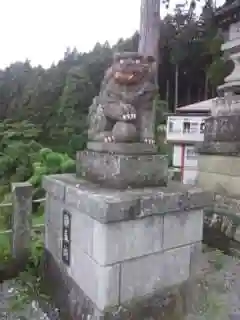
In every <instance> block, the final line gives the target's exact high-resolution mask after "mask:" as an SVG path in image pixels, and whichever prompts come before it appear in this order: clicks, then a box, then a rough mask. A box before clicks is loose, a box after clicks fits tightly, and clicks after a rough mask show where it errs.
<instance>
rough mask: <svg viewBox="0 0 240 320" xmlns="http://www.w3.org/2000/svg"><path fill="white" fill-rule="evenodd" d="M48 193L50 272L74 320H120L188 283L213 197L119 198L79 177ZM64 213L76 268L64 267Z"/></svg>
mask: <svg viewBox="0 0 240 320" xmlns="http://www.w3.org/2000/svg"><path fill="white" fill-rule="evenodd" d="M43 185H44V188H45V190H46V192H47V201H46V208H45V215H46V225H45V227H46V229H45V237H46V238H45V246H46V253H47V257H48V259H47V263H46V266H47V268H48V271H49V272H48V274H50V271H51V274H56V275H57V276H56V279H55V280H56V282H60V281H61V283H62V285H63V287H64V290H62V292H58V295H60V300H61V299H62V300H61V301H62V302H61V303H62V304H65V305H67V307H68V308H69V310H70V313H71V314H73V315H74V316H75V317H77V316H78V317H79V316H80V315H81V316H82V317H84V316H85V317H87V316H88V315H94V316H95V315H99V316H100V315H104V314H106V313H107V314H108V315H110V317H109V318H107V319H115V317H116V319H118V318H117V316H119V314H118V311H119V310H122V309H123V308H130V306H131V304H132V303H133V302H136V301H139V300H141V299H143V300H144V299H146V297H150V296H153V295H154V294H157V293H158V292H160V291H161V292H162V291H163V290H164V289H166V288H170V287H174V286H176V285H180V284H181V283H183V282H184V281H186V280H187V279H188V278H189V276H190V273H191V270H192V268H193V259H194V258H193V255H195V253H196V248H199V244H200V242H201V240H202V226H203V210H202V209H203V208H204V207H206V206H208V205H209V206H210V205H211V204H212V197H211V194H210V193H208V192H203V191H201V190H200V189H198V188H192V187H187V186H184V185H181V184H178V183H174V182H171V183H169V186H168V187H155V188H142V189H141V188H140V189H132V190H131V189H127V190H124V191H119V190H114V189H106V188H100V187H97V186H96V185H95V184H92V183H89V182H86V181H84V180H80V179H77V178H76V177H75V175H55V176H49V177H46V178H45V179H44V183H43ZM63 211H64V212H68V214H69V215H70V217H71V224H70V225H71V230H70V239H69V240H70V242H69V243H70V249H69V252H70V254H69V257H70V262H69V264H64V262H63V259H62V258H63V257H62V244H63V242H64V241H65V240H64V239H63V236H64V232H63ZM60 291H61V290H60ZM96 319H97V318H96ZM102 319H104V318H102ZM121 319H122V318H121ZM126 319H127V318H126Z"/></svg>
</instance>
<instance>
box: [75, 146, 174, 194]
mask: <svg viewBox="0 0 240 320" xmlns="http://www.w3.org/2000/svg"><path fill="white" fill-rule="evenodd" d="M77 175H79V176H81V177H84V178H85V179H86V180H89V181H92V182H94V183H97V184H99V185H101V186H102V187H110V188H117V189H126V188H140V187H153V186H159V185H161V186H163V185H166V184H167V180H168V159H167V156H164V155H160V154H157V152H156V148H155V146H152V145H146V144H144V143H101V142H94V143H93V142H92V143H89V144H88V149H87V150H85V151H81V152H78V153H77Z"/></svg>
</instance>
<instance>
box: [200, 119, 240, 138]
mask: <svg viewBox="0 0 240 320" xmlns="http://www.w3.org/2000/svg"><path fill="white" fill-rule="evenodd" d="M239 126H240V115H239V114H228V115H222V116H217V117H209V118H207V119H206V120H205V132H204V141H219V142H222V141H223V142H226V141H227V142H235V141H237V142H239V141H240V131H239Z"/></svg>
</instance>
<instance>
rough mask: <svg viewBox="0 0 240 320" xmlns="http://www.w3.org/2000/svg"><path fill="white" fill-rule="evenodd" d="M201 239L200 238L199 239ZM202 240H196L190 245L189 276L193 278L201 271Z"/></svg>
mask: <svg viewBox="0 0 240 320" xmlns="http://www.w3.org/2000/svg"><path fill="white" fill-rule="evenodd" d="M201 240H202V239H201ZM202 248H203V245H202V241H199V242H196V243H194V244H192V245H191V252H190V274H189V275H190V277H193V278H195V277H196V276H198V275H199V274H200V272H201V266H202V260H203V252H202Z"/></svg>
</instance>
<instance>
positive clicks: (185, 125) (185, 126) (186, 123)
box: [183, 121, 190, 133]
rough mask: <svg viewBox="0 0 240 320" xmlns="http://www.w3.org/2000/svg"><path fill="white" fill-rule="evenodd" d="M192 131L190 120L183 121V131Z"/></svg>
mask: <svg viewBox="0 0 240 320" xmlns="http://www.w3.org/2000/svg"><path fill="white" fill-rule="evenodd" d="M189 132H190V121H184V122H183V133H189Z"/></svg>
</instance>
